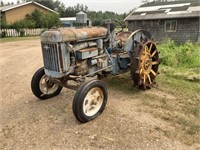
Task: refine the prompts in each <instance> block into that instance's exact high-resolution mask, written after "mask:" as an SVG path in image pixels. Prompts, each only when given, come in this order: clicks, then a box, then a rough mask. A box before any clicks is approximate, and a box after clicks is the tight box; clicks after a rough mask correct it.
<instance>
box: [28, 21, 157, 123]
mask: <svg viewBox="0 0 200 150" xmlns="http://www.w3.org/2000/svg"><path fill="white" fill-rule="evenodd" d="M41 48H42V56H43V62H44V67H42V68H40V69H38V70H37V71H36V72H35V74H34V75H33V77H32V81H31V89H32V92H33V94H34V95H35V96H36V97H38V98H39V99H41V100H45V99H49V98H52V97H54V96H57V95H58V94H59V93H60V92H61V90H62V88H63V87H65V88H69V89H72V90H76V94H75V96H74V99H73V105H72V109H73V113H74V115H75V117H76V118H77V120H79V121H80V122H82V123H84V122H88V121H90V120H92V119H94V118H96V117H97V116H98V115H100V114H101V113H102V112H103V110H104V108H105V106H106V102H107V98H108V92H107V88H106V86H105V84H104V83H103V82H102V81H101V80H100V79H102V78H103V77H106V76H107V75H117V74H121V73H124V72H127V71H129V70H130V75H131V78H132V80H133V83H134V85H135V86H138V87H139V88H141V89H147V88H150V87H151V86H152V85H153V84H155V78H156V76H157V75H158V66H159V51H158V50H157V48H156V44H155V42H154V41H153V40H152V38H151V35H150V33H149V32H148V31H146V30H137V31H135V32H132V33H131V32H128V31H123V28H122V30H121V31H119V32H115V24H114V23H113V22H112V21H110V20H109V21H107V22H106V24H105V26H104V27H84V28H59V29H50V30H48V31H45V32H43V33H42V35H41ZM94 76H96V77H97V78H96V79H94ZM89 77H93V78H92V80H91V78H89ZM89 79H90V80H89Z"/></svg>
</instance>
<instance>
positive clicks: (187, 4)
mask: <svg viewBox="0 0 200 150" xmlns="http://www.w3.org/2000/svg"><path fill="white" fill-rule="evenodd" d="M191 17H200V2H199V0H182V1H170V2H151V3H147V4H144V5H141V6H140V7H139V8H137V9H135V10H134V11H133V12H132V13H131V14H130V15H129V16H127V17H126V18H125V19H124V20H125V21H128V20H152V19H172V18H191Z"/></svg>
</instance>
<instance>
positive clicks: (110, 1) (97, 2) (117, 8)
mask: <svg viewBox="0 0 200 150" xmlns="http://www.w3.org/2000/svg"><path fill="white" fill-rule="evenodd" d="M60 1H61V2H63V3H64V4H65V6H66V7H68V6H74V5H76V4H77V3H79V4H83V5H87V6H88V8H89V10H95V11H100V10H101V11H113V12H117V13H119V14H121V13H124V12H129V11H130V10H132V9H133V8H136V7H138V6H139V5H141V1H142V0H60ZM3 2H4V3H7V2H14V3H16V2H17V0H3Z"/></svg>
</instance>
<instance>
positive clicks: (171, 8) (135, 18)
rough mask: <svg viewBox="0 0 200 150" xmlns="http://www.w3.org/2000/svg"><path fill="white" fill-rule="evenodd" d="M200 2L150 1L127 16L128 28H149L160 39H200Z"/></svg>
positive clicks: (176, 40) (185, 0)
mask: <svg viewBox="0 0 200 150" xmlns="http://www.w3.org/2000/svg"><path fill="white" fill-rule="evenodd" d="M199 18H200V2H199V0H182V1H168V2H155V1H154V2H150V3H147V4H144V5H141V6H140V7H139V8H137V9H135V10H134V11H133V12H132V13H131V14H130V15H129V16H127V17H126V18H125V21H126V22H127V24H128V29H129V30H130V31H134V30H137V29H146V30H148V31H149V32H150V33H151V34H152V35H153V37H154V38H155V39H156V40H158V41H163V40H164V39H166V38H170V39H172V40H174V41H175V42H177V43H184V42H186V41H191V42H197V41H198V40H199V39H200V21H199V20H200V19H199Z"/></svg>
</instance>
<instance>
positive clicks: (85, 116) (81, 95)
mask: <svg viewBox="0 0 200 150" xmlns="http://www.w3.org/2000/svg"><path fill="white" fill-rule="evenodd" d="M94 91H95V92H97V93H95V95H98V93H99V96H98V98H97V99H95V96H93V97H92V100H88V101H89V102H88V103H93V102H94V101H95V102H94V103H95V104H94V106H93V104H89V105H90V110H89V111H90V113H89V112H88V113H86V106H85V105H86V104H85V103H86V102H87V100H86V98H87V96H88V94H90V95H91V96H92V92H94ZM93 94H94V93H93ZM90 95H89V96H90ZM107 98H108V91H107V88H106V86H105V84H104V83H103V82H102V81H100V80H91V81H89V82H86V83H84V84H82V85H81V86H80V87H79V89H78V90H77V92H76V94H75V96H74V100H73V106H72V108H73V113H74V115H75V117H76V119H77V120H78V121H80V122H82V123H85V122H88V121H91V120H93V119H95V118H96V117H98V116H99V115H100V114H101V113H102V112H103V110H104V108H105V106H106V103H107ZM91 101H92V102H91ZM101 101H102V102H101ZM88 107H89V106H88ZM92 107H93V108H94V110H91V108H92ZM95 107H96V108H95Z"/></svg>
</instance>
